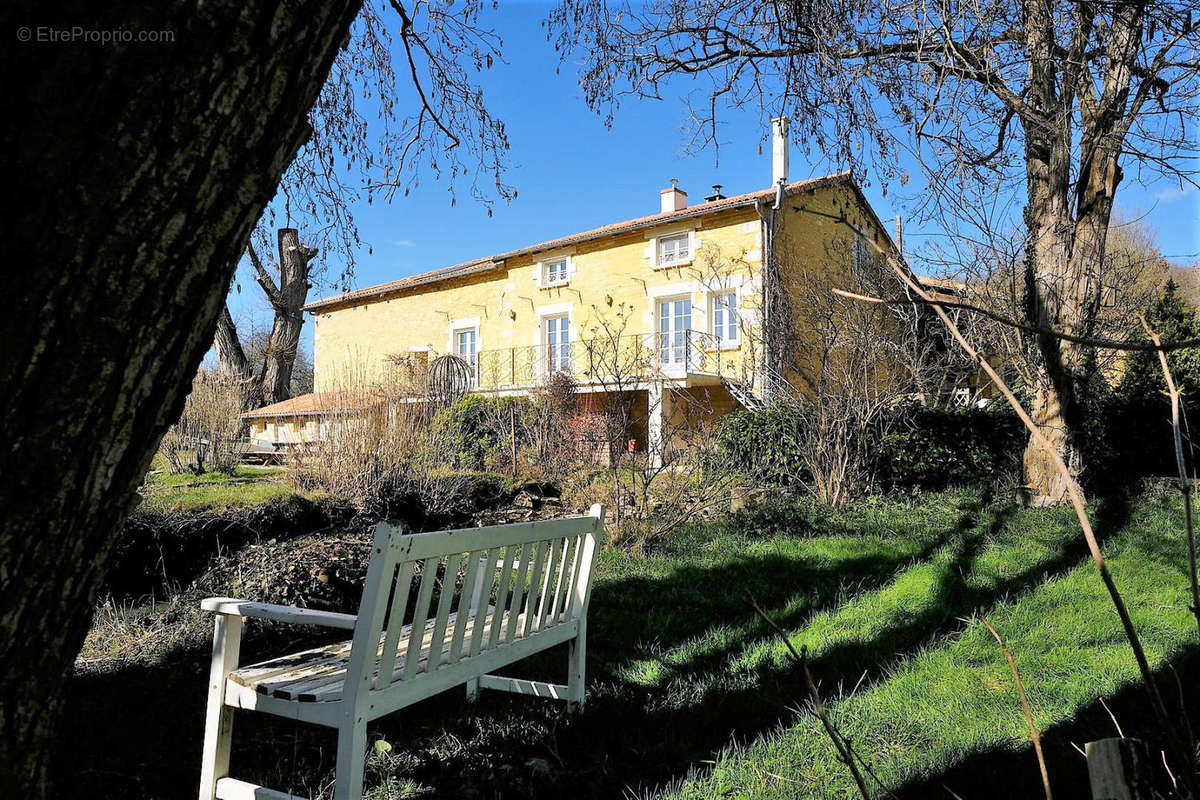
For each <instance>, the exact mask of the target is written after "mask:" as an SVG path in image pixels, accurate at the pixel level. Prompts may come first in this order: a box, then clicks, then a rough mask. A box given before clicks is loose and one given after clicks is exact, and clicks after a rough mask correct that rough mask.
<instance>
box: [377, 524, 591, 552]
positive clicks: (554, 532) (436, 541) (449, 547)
mask: <svg viewBox="0 0 1200 800" xmlns="http://www.w3.org/2000/svg"><path fill="white" fill-rule="evenodd" d="M381 524H383V523H381ZM595 527H596V520H595V519H594V518H593V517H569V518H567V519H551V520H540V521H538V522H514V523H511V524H508V525H493V526H491V527H488V528H459V529H456V530H449V531H438V532H436V533H414V534H406V535H404V536H393V537H392V539H391V544H392V547H393V548H395V550H396V553H397V554H398V555H397V557H398V559H399V560H406V559H420V558H428V557H429V556H444V555H449V554H450V553H458V554H460V555H461V554H463V553H466V552H469V551H471V550H490V549H492V548H493V547H503V546H504V545H509V544H524V543H526V542H544V541H548V540H550V539H554V538H556V537H562V536H572V535H579V534H582V533H588V532H589V531H593V530H595Z"/></svg>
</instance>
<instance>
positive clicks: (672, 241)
mask: <svg viewBox="0 0 1200 800" xmlns="http://www.w3.org/2000/svg"><path fill="white" fill-rule="evenodd" d="M689 259H690V254H689V252H688V235H687V234H686V233H678V234H675V235H674V236H660V237H659V239H658V263H659V264H679V263H682V262H685V261H688V260H689Z"/></svg>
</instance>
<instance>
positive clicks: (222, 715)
mask: <svg viewBox="0 0 1200 800" xmlns="http://www.w3.org/2000/svg"><path fill="white" fill-rule="evenodd" d="M241 643H242V618H241V617H238V616H233V615H229V614H217V619H216V624H215V626H214V631H213V652H212V664H211V665H210V668H209V676H208V710H207V711H206V712H205V715H204V746H203V756H202V761H201V764H200V800H213V798H215V797H216V795H217V781H219V780H220V779H221V778H224V777H225V776H226V775H228V774H229V749H230V744H231V743H232V741H233V709H232V708H230V707H229V706H227V705H225V679H226V678H227V677H228V676H229V673H230V672H232V671H233V670H235V669H237V667H238V656H239V651H240V650H241Z"/></svg>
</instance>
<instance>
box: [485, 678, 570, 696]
mask: <svg viewBox="0 0 1200 800" xmlns="http://www.w3.org/2000/svg"><path fill="white" fill-rule="evenodd" d="M478 681H479V686H480V687H481V688H483V689H495V690H496V691H499V692H513V693H514V694H528V695H533V696H534V697H550V698H553V699H555V700H566V699H567V687H566V686H564V685H563V684H561V683H545V682H543V681H527V680H523V679H521V678H502V677H500V676H499V675H480V676H479V678H478Z"/></svg>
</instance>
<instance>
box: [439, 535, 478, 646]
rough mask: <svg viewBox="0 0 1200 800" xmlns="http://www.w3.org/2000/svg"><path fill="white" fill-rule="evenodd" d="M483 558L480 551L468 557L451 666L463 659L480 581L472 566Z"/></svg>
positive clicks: (453, 640) (453, 637)
mask: <svg viewBox="0 0 1200 800" xmlns="http://www.w3.org/2000/svg"><path fill="white" fill-rule="evenodd" d="M482 557H483V553H482V552H481V551H479V550H475V551H473V552H471V553H470V554H469V555H468V556H467V565H468V568H467V570H466V574H465V575H464V576H463V587H462V593H461V594H460V595H459V596H458V610H457V611H456V612H455V618H454V633H453V635H452V636H451V639H450V651H449V654H448V655H447V661H448V662H449V663H451V664H455V663H457V662H458V661H459V660H460V659H461V658H462V651H463V638H464V637H465V636H466V633H467V625H468V624H469V623H470V621H471V619H472V617H473V614H472V611H471V609H472V607H473V606H474V604H475V600H474V598H475V583H476V581H478V580H479V570H478V569H471V568H470V565H471V564H478V563H479V560H480V559H481V558H482Z"/></svg>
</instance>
